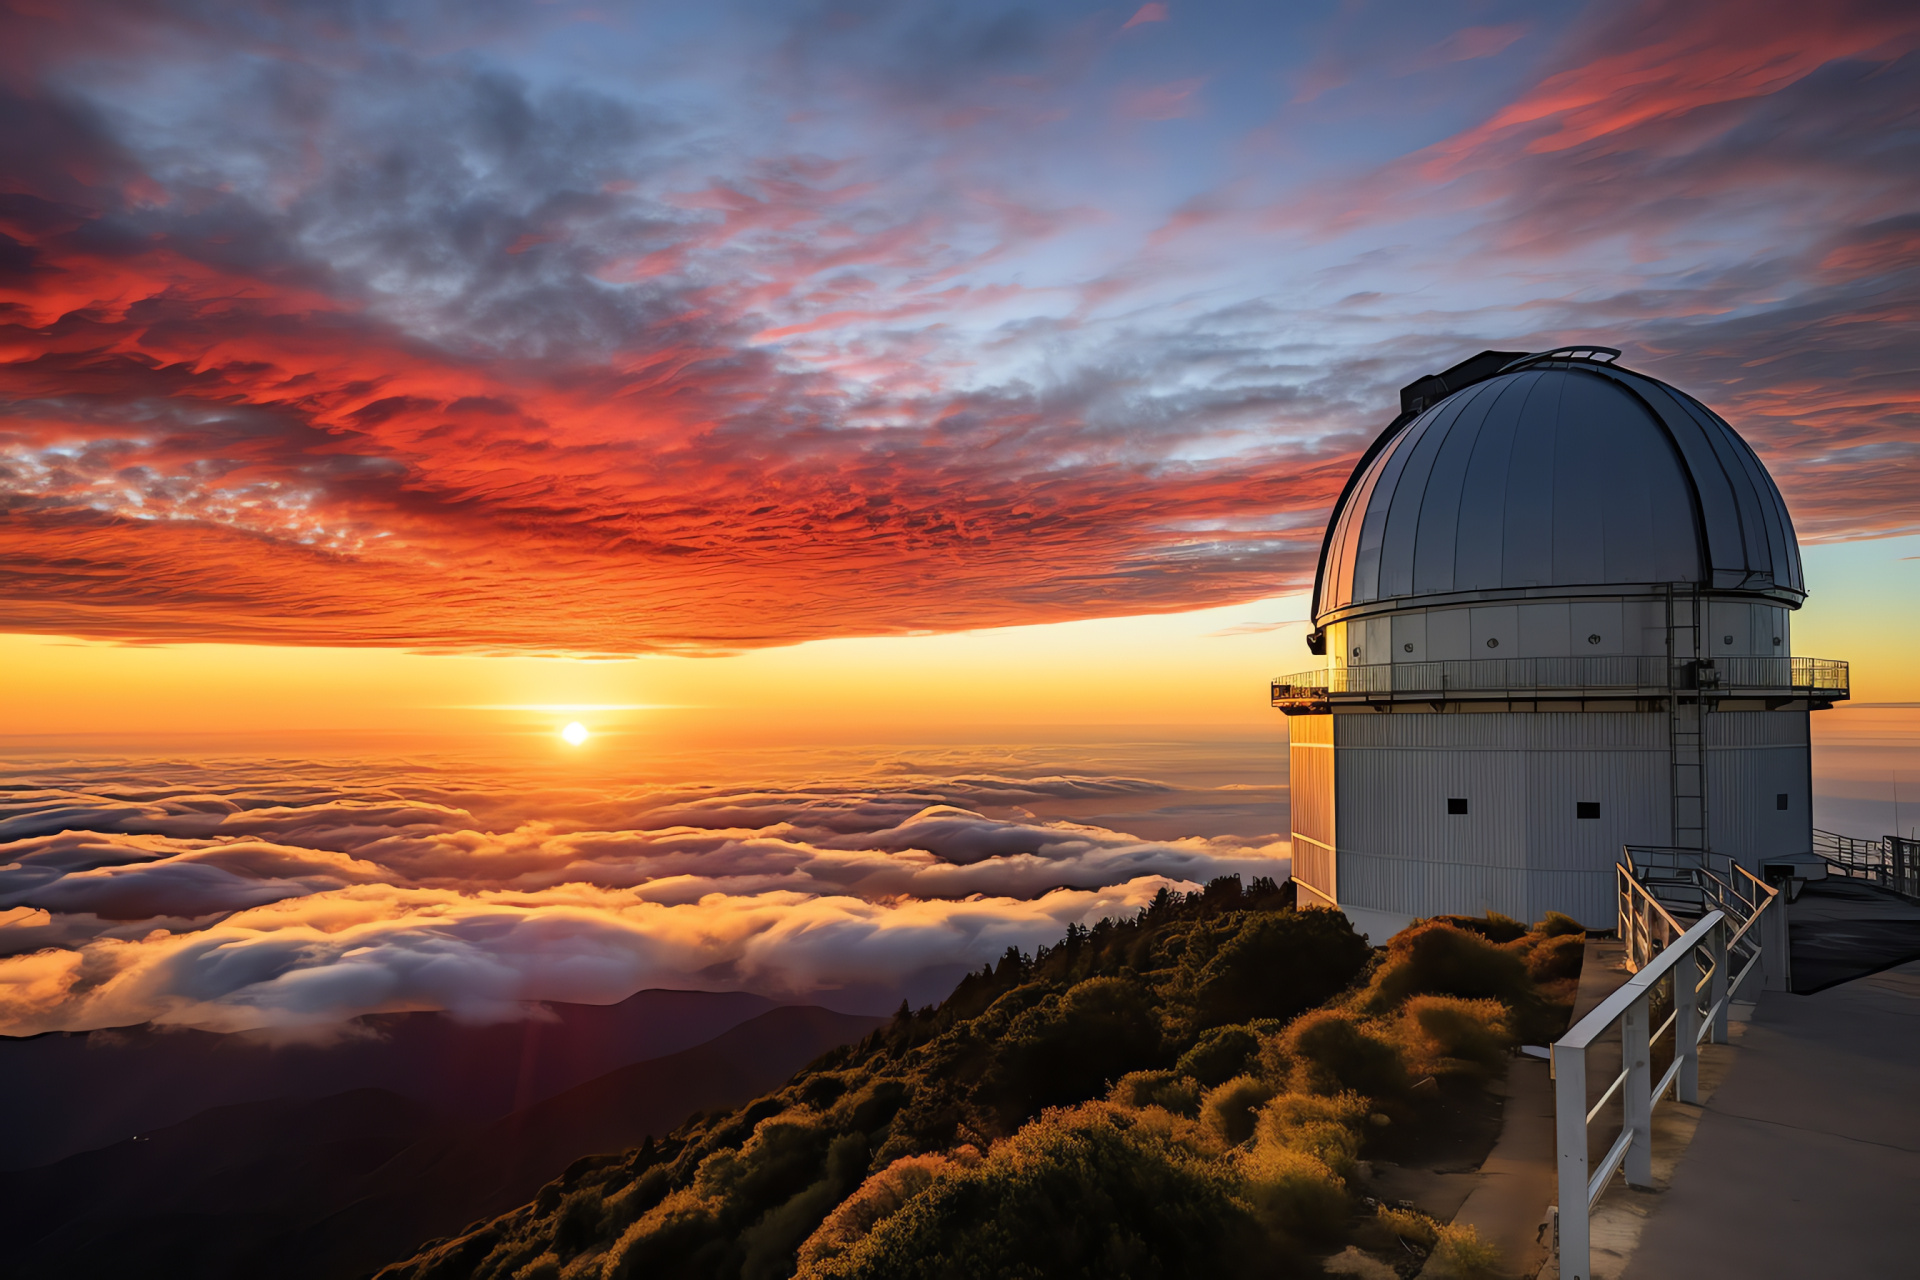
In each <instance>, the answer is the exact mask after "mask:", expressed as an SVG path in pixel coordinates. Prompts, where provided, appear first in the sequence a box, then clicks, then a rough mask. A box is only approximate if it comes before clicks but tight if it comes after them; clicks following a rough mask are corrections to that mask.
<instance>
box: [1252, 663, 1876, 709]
mask: <svg viewBox="0 0 1920 1280" xmlns="http://www.w3.org/2000/svg"><path fill="white" fill-rule="evenodd" d="M1271 684H1272V690H1273V700H1274V701H1275V702H1281V701H1288V700H1292V701H1312V700H1316V699H1325V698H1328V697H1330V696H1335V695H1367V694H1401V693H1405V694H1422V693H1425V694H1433V693H1438V694H1447V693H1456V692H1462V693H1464V692H1479V693H1500V692H1525V693H1526V694H1527V695H1528V696H1532V695H1534V694H1535V693H1537V692H1538V691H1540V690H1556V691H1565V692H1568V693H1576V692H1587V691H1601V692H1608V693H1621V692H1628V691H1636V690H1639V691H1646V692H1649V693H1664V692H1667V691H1670V690H1675V689H1708V690H1714V691H1717V692H1720V693H1753V694H1756V695H1765V694H1772V695H1776V696H1798V697H1811V698H1820V699H1830V700H1839V699H1844V698H1846V697H1847V695H1848V685H1849V672H1848V667H1847V664H1846V663H1844V662H1838V661H1833V660H1830V659H1826V658H1710V659H1705V660H1702V661H1699V662H1694V661H1686V662H1673V661H1670V660H1669V659H1667V658H1666V657H1665V656H1663V655H1655V656H1645V655H1638V656H1635V655H1610V656H1600V657H1585V658H1472V659H1467V660H1464V661H1457V662H1377V663H1368V664H1365V665H1361V666H1350V667H1325V668H1322V669H1320V670H1317V671H1298V672H1295V673H1294V674H1292V675H1286V676H1277V677H1275V678H1274V680H1273V681H1272V682H1271Z"/></svg>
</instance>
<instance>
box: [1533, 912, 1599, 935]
mask: <svg viewBox="0 0 1920 1280" xmlns="http://www.w3.org/2000/svg"><path fill="white" fill-rule="evenodd" d="M1533 931H1534V932H1535V933H1539V934H1545V935H1546V936H1547V937H1549V938H1561V937H1580V938H1584V937H1586V936H1587V931H1586V929H1585V928H1584V927H1583V926H1582V925H1581V923H1580V922H1579V921H1578V920H1575V919H1574V918H1573V917H1572V916H1567V915H1561V914H1560V913H1559V912H1558V911H1549V912H1547V918H1546V919H1545V920H1542V921H1541V922H1540V923H1539V924H1537V925H1535V926H1533Z"/></svg>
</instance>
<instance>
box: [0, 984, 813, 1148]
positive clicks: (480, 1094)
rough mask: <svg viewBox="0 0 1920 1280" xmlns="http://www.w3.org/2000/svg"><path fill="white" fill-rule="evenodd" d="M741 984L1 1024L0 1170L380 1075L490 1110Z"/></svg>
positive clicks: (666, 1027) (697, 1020)
mask: <svg viewBox="0 0 1920 1280" xmlns="http://www.w3.org/2000/svg"><path fill="white" fill-rule="evenodd" d="M774 1004H775V1002H774V1001H772V1000H769V999H767V998H766V997H764V996H756V995H749V994H747V993H746V992H738V991H728V992H709V991H641V992H638V993H636V994H634V995H632V996H629V997H628V998H627V999H625V1000H622V1001H620V1002H619V1003H618V1004H610V1005H587V1004H549V1005H546V1006H543V1008H544V1009H545V1011H546V1012H545V1016H542V1017H539V1018H531V1019H527V1020H524V1021H520V1022H506V1023H495V1024H492V1025H488V1026H466V1025H463V1024H461V1023H459V1022H456V1021H454V1020H453V1019H452V1018H449V1017H448V1016H447V1015H445V1014H442V1013H391V1014H374V1015H370V1016H368V1017H364V1018H357V1019H355V1020H354V1021H353V1022H352V1023H351V1024H349V1025H348V1026H347V1028H346V1029H345V1031H344V1033H343V1034H341V1035H339V1036H337V1037H335V1038H334V1039H332V1040H330V1041H328V1042H326V1043H324V1044H284V1043H283V1044H275V1043H272V1042H270V1041H267V1040H265V1039H263V1038H261V1037H258V1036H255V1035H250V1034H242V1035H218V1034H215V1033H213V1032H207V1031H194V1030H188V1029H183V1028H167V1027H156V1026H151V1025H147V1026H138V1027H122V1028H116V1029H113V1030H109V1031H91V1032H78V1033H73V1034H67V1033H62V1032H55V1033H51V1034H48V1035H40V1036H30V1037H25V1038H12V1037H0V1097H5V1098H7V1099H8V1100H9V1106H8V1111H9V1114H8V1116H7V1127H6V1140H5V1141H4V1142H0V1170H4V1169H25V1168H32V1167H34V1166H37V1165H44V1164H50V1163H52V1162H53V1161H55V1160H59V1159H61V1158H63V1157H65V1156H69V1155H72V1154H74V1153H76V1152H80V1151H88V1150H92V1149H93V1148H95V1147H103V1146H106V1145H108V1144H110V1143H115V1142H121V1141H124V1140H125V1139H127V1138H129V1137H131V1136H132V1135H134V1134H137V1133H146V1132H147V1131H149V1130H152V1129H158V1128H161V1127H162V1126H166V1125H172V1124H177V1123H179V1122H180V1121H182V1120H185V1119H187V1118H188V1117H190V1116H195V1115H198V1114H199V1113H201V1112H203V1111H206V1110H208V1109H210V1108H213V1107H224V1106H230V1105H233V1104H236V1103H243V1102H258V1101H267V1100H272V1099H281V1098H319V1097H324V1096H327V1095H329V1094H335V1093H341V1092H345V1091H347V1090H351V1089H386V1090H390V1091H391V1092H394V1093H398V1094H402V1095H404V1096H407V1097H413V1098H430V1099H432V1100H433V1103H434V1105H435V1106H436V1107H437V1108H438V1109H440V1110H441V1111H443V1112H446V1113H448V1114H449V1115H452V1116H455V1117H459V1118H462V1119H470V1120H492V1119H494V1118H496V1117H498V1116H503V1115H505V1114H506V1113H508V1112H509V1111H513V1110H515V1109H516V1108H519V1107H525V1106H528V1105H531V1104H532V1103H534V1102H537V1101H539V1100H540V1099H542V1098H547V1097H551V1096H552V1095H554V1094H556V1093H559V1092H560V1091H561V1090H563V1089H569V1088H572V1087H573V1086H574V1085H577V1084H580V1083H582V1082H584V1081H587V1080H591V1079H593V1078H594V1077H596V1076H600V1075H604V1074H606V1073H607V1072H609V1071H612V1070H613V1069H615V1068H616V1067H621V1066H625V1065H626V1064H627V1063H630V1062H638V1061H641V1060H642V1059H646V1058H657V1057H659V1056H661V1055H663V1054H669V1053H676V1052H678V1051H679V1050H681V1049H685V1048H689V1047H691V1046H693V1045H697V1044H700V1043H702V1042H704V1041H707V1040H710V1039H712V1038H713V1037H714V1036H717V1035H719V1034H720V1033H721V1032H723V1031H725V1030H727V1029H728V1028H729V1027H734V1026H738V1025H739V1024H740V1023H742V1022H745V1021H746V1020H747V1019H749V1018H752V1017H754V1016H755V1015H757V1014H761V1013H765V1012H766V1011H767V1010H768V1009H771V1008H773V1007H774Z"/></svg>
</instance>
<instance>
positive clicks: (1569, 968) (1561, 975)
mask: <svg viewBox="0 0 1920 1280" xmlns="http://www.w3.org/2000/svg"><path fill="white" fill-rule="evenodd" d="M1586 954H1587V940H1586V936H1585V935H1584V934H1561V935H1559V936H1558V937H1548V938H1544V939H1542V940H1541V942H1540V944H1539V945H1538V946H1536V947H1534V949H1533V950H1532V951H1530V952H1528V953H1527V977H1529V978H1531V979H1532V980H1533V981H1535V982H1562V981H1565V980H1566V979H1568V978H1577V977H1579V976H1580V966H1581V962H1582V961H1583V960H1584V959H1585V958H1586Z"/></svg>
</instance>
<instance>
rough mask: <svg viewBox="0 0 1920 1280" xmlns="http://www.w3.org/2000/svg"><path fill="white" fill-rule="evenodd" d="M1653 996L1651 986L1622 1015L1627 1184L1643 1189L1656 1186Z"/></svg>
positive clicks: (1621, 1049)
mask: <svg viewBox="0 0 1920 1280" xmlns="http://www.w3.org/2000/svg"><path fill="white" fill-rule="evenodd" d="M1652 996H1653V988H1652V987H1651V986H1649V987H1647V988H1646V989H1645V990H1643V991H1642V992H1641V993H1640V995H1639V996H1638V997H1637V998H1636V999H1635V1000H1634V1001H1633V1003H1632V1004H1630V1005H1628V1006H1627V1011H1626V1012H1625V1013H1624V1014H1622V1015H1621V1017H1620V1058H1621V1067H1622V1069H1623V1070H1625V1071H1626V1073H1627V1078H1626V1079H1625V1080H1624V1081H1622V1082H1621V1084H1620V1111H1621V1123H1622V1124H1623V1125H1624V1127H1625V1128H1626V1129H1627V1130H1628V1131H1629V1132H1631V1133H1632V1134H1633V1139H1632V1141H1631V1143H1630V1144H1629V1145H1628V1147H1627V1158H1626V1170H1627V1185H1628V1186H1630V1187H1634V1188H1638V1189H1641V1190H1645V1189H1646V1188H1649V1187H1651V1186H1653V1068H1652V1062H1651V1054H1650V1052H1649V1046H1648V1044H1647V1033H1648V1032H1649V1031H1650V1030H1652V1028H1651V1027H1650V1026H1649V1025H1648V1023H1649V1021H1650V1020H1651V1018H1652V1014H1653V1005H1652Z"/></svg>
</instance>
